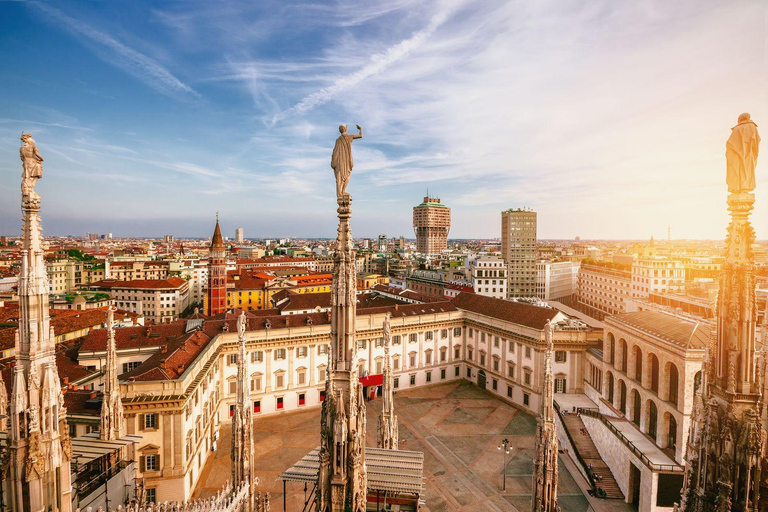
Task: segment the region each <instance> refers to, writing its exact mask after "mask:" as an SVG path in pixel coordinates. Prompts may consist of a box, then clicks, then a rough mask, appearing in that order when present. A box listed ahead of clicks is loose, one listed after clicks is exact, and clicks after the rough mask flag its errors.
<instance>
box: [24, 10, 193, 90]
mask: <svg viewBox="0 0 768 512" xmlns="http://www.w3.org/2000/svg"><path fill="white" fill-rule="evenodd" d="M30 5H33V6H35V7H36V8H37V9H39V10H40V11H42V12H44V13H46V14H47V15H49V16H51V17H52V18H54V19H55V20H56V21H58V22H60V23H61V24H62V25H63V26H64V27H65V28H66V29H67V30H68V31H69V32H71V33H72V34H74V35H75V36H76V37H80V38H84V39H86V40H87V41H89V42H92V43H96V45H97V48H98V51H97V54H98V55H99V56H100V57H101V58H102V59H104V60H105V61H106V62H108V63H110V64H112V65H114V66H116V67H118V68H120V69H122V70H123V71H125V72H127V73H129V74H130V75H132V76H134V77H135V78H137V79H139V80H141V81H142V82H144V83H145V84H147V85H149V86H150V87H152V88H153V89H155V90H156V91H158V92H160V93H162V94H164V95H166V96H170V97H173V98H177V99H182V100H193V99H199V98H200V95H199V94H198V93H197V92H196V91H195V90H194V89H192V88H191V87H190V86H188V85H187V84H185V83H184V82H182V81H181V80H179V79H178V78H176V77H175V76H173V74H171V72H170V71H168V70H167V69H166V68H165V67H163V66H162V65H160V64H159V63H158V62H157V61H155V60H153V59H151V58H150V57H148V56H146V55H144V54H143V53H140V52H138V51H136V50H134V49H133V48H129V47H128V46H126V45H124V44H123V43H121V42H119V41H117V40H116V39H114V38H113V37H112V36H110V35H108V34H106V33H104V32H101V31H100V30H97V29H95V28H93V27H91V26H90V25H88V24H87V23H84V22H82V21H79V20H76V19H75V18H72V17H71V16H69V15H67V14H65V13H64V12H62V11H60V10H59V9H57V8H55V7H53V6H50V5H48V4H46V3H43V2H30Z"/></svg>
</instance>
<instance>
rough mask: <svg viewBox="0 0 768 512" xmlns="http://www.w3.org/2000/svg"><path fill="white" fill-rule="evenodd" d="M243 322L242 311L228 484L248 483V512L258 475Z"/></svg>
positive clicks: (251, 504)
mask: <svg viewBox="0 0 768 512" xmlns="http://www.w3.org/2000/svg"><path fill="white" fill-rule="evenodd" d="M247 322H248V319H247V318H246V316H245V312H244V311H242V312H240V316H239V317H237V348H238V351H237V400H236V401H235V411H234V414H233V415H232V483H233V484H234V485H235V486H239V485H242V484H244V483H247V484H248V485H249V488H250V489H251V491H250V499H249V500H248V505H247V511H248V512H251V511H253V510H255V505H256V502H255V501H254V496H255V493H256V485H257V484H258V478H256V475H255V468H254V467H253V456H254V454H253V432H252V431H253V404H252V403H251V395H250V387H249V385H248V382H249V377H248V360H247V359H246V351H245V330H246V325H247ZM256 501H259V500H256Z"/></svg>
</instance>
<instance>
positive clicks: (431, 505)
mask: <svg viewBox="0 0 768 512" xmlns="http://www.w3.org/2000/svg"><path fill="white" fill-rule="evenodd" d="M380 410H381V400H380V399H377V400H375V401H373V402H369V403H368V439H367V442H368V445H369V446H375V444H376V424H377V417H378V414H379V412H380ZM395 413H396V414H397V416H398V418H399V421H400V438H401V441H400V448H401V449H403V450H415V451H421V452H423V453H424V461H425V471H424V476H425V477H426V481H427V482H426V484H427V495H426V507H425V508H424V509H422V510H427V511H429V512H447V511H456V510H462V511H492V512H499V511H511V512H527V511H529V510H530V506H531V505H530V503H531V498H530V493H531V484H532V473H533V455H534V440H535V434H536V421H535V419H534V418H533V417H531V416H529V415H527V414H525V413H524V412H521V411H519V410H517V409H515V408H514V407H512V406H510V405H508V404H506V403H504V402H502V401H501V400H498V399H497V398H494V397H493V396H491V395H490V394H488V393H486V392H484V391H482V390H480V389H478V388H477V387H475V386H473V385H472V384H470V383H468V382H465V381H460V382H451V383H446V384H439V385H434V386H428V387H422V388H416V389H412V390H407V391H403V392H399V393H397V394H396V395H395ZM319 416H320V410H319V408H314V409H309V410H305V411H296V412H289V413H285V414H280V415H276V416H271V417H265V418H258V419H257V420H255V421H254V438H255V442H256V454H257V460H256V467H257V468H258V476H259V480H260V485H259V487H260V489H259V490H261V491H267V492H269V493H270V496H271V501H272V509H273V510H282V508H283V496H282V494H283V484H282V482H280V481H278V480H277V476H278V475H279V474H280V472H282V471H283V470H285V469H287V468H288V467H290V466H291V465H293V463H294V462H296V461H297V460H299V459H300V458H301V457H302V456H304V455H305V454H306V453H307V452H308V451H309V450H311V449H312V448H315V447H317V446H318V445H319V444H320V435H319V432H318V425H319V421H320V420H319ZM504 437H506V438H508V439H509V441H510V444H511V445H512V453H511V455H509V456H507V486H506V491H505V492H502V490H501V487H502V469H503V466H504V460H503V455H502V453H501V452H499V450H498V449H497V446H498V445H499V442H500V441H501V439H502V438H504ZM230 447H231V433H230V429H229V424H227V425H224V426H223V428H222V431H221V440H220V445H219V450H218V451H217V452H216V453H215V454H214V456H213V457H209V459H208V462H207V463H206V465H205V468H204V469H203V475H202V477H201V479H200V483H198V488H197V489H196V494H197V495H198V496H208V495H210V494H212V493H213V492H214V491H215V490H216V489H218V488H220V487H221V485H222V484H223V483H224V482H225V481H226V480H227V479H228V478H229V476H230V471H231V469H230V467H231V466H230ZM571 467H573V466H571ZM576 478H578V479H579V480H583V479H582V477H581V476H580V475H576ZM583 487H584V482H583V481H581V482H579V483H577V482H576V481H575V480H574V478H573V477H572V476H571V473H570V472H569V471H568V469H567V468H566V465H565V464H563V462H562V460H561V464H560V480H559V486H558V496H559V503H560V506H561V507H562V510H563V512H591V510H592V509H591V508H590V501H591V504H592V506H594V509H595V510H597V511H600V510H611V511H614V510H615V511H622V512H623V511H625V510H629V509H628V508H627V505H625V504H623V503H620V502H609V501H602V500H594V499H591V500H590V501H588V500H587V497H586V496H585V495H584V493H583V492H582V489H581V488H583ZM309 491H311V489H308V491H307V492H309ZM303 503H304V487H303V485H299V484H288V504H287V505H288V510H289V511H300V510H301V509H302V507H303Z"/></svg>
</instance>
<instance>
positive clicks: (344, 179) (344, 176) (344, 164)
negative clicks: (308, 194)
mask: <svg viewBox="0 0 768 512" xmlns="http://www.w3.org/2000/svg"><path fill="white" fill-rule="evenodd" d="M357 131H358V133H357V134H352V135H348V134H347V125H345V124H342V125H341V126H339V132H341V135H339V138H338V139H336V146H334V148H333V155H331V167H332V168H333V174H334V175H335V176H336V199H337V200H341V199H342V198H343V197H344V196H346V195H348V194H347V185H348V184H349V177H350V176H351V175H352V141H353V140H354V139H362V138H363V129H362V128H360V125H359V124H358V125H357Z"/></svg>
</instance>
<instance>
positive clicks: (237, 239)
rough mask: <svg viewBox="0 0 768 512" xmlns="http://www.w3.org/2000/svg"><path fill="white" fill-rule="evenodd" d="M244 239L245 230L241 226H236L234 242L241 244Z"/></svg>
mask: <svg viewBox="0 0 768 512" xmlns="http://www.w3.org/2000/svg"><path fill="white" fill-rule="evenodd" d="M244 241H245V231H243V228H237V229H236V230H235V243H238V244H241V243H243V242H244Z"/></svg>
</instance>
